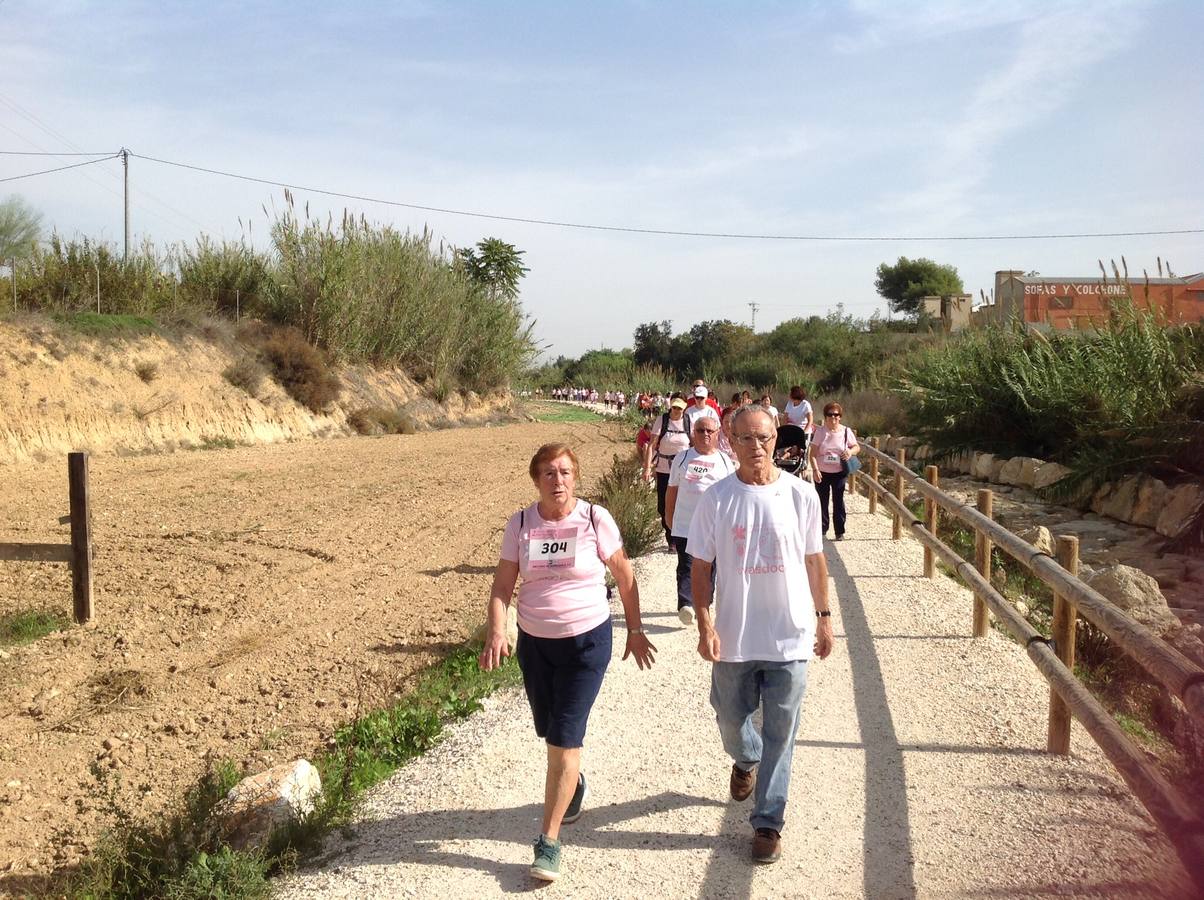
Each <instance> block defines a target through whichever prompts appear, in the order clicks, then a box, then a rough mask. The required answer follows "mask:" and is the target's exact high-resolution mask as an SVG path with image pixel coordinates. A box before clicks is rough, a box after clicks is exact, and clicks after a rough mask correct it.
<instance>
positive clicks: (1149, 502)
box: [1125, 475, 1170, 528]
mask: <svg viewBox="0 0 1204 900" xmlns="http://www.w3.org/2000/svg"><path fill="white" fill-rule="evenodd" d="M1169 493H1170V491H1169V490H1168V489H1167V486H1166V485H1165V484H1163V483H1162V482H1161V481H1159V480H1158V479H1157V478H1152V477H1150V476H1149V475H1138V476H1137V499H1136V500H1135V501H1134V502H1133V508H1132V509H1131V510H1130V511H1129V518H1127V519H1125V521H1126V522H1132V523H1133V524H1134V525H1141V526H1143V527H1145V528H1153V527H1154V526H1155V525H1157V524H1158V515H1159V513H1161V512H1162V510H1163V508H1164V507H1165V506H1166V498H1167V494H1169Z"/></svg>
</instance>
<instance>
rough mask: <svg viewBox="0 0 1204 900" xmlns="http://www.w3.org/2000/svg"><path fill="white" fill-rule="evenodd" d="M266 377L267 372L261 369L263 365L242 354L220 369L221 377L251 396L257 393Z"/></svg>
mask: <svg viewBox="0 0 1204 900" xmlns="http://www.w3.org/2000/svg"><path fill="white" fill-rule="evenodd" d="M266 377H267V373H266V372H265V371H264V370H263V366H261V365H260V364H259V362H258V361H257V360H256V359H255V358H254V357H251V356H244V357H242V358H240V359H238V360H236V361H235V362H232V363H230V365H228V366H226V368H225V369H224V370H223V371H222V378H224V379H226V381H228V382H229V383H230V384H232V385H234V387H236V388H241V389H242V390H244V391H246V392H247V393H248V394H250V395H251V396H252V397H256V396H258V395H259V389H260V387H262V386H263V380H264V379H265V378H266Z"/></svg>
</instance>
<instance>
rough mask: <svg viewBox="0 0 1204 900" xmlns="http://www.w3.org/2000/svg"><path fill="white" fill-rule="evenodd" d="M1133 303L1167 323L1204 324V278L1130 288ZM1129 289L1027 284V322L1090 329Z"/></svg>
mask: <svg viewBox="0 0 1204 900" xmlns="http://www.w3.org/2000/svg"><path fill="white" fill-rule="evenodd" d="M1130 287H1131V294H1132V297H1133V303H1134V305H1135V306H1137V307H1138V308H1139V309H1147V310H1150V309H1154V310H1157V311H1158V312H1159V313H1161V315H1162V316H1163V317H1164V319H1165V321H1166V322H1167V323H1168V324H1174V325H1187V324H1192V323H1196V322H1202V321H1204V276H1202V277H1200V278H1198V279H1196V280H1195V281H1191V282H1188V283H1186V284H1151V285H1150V286H1149V291H1148V293H1147V290H1146V285H1145V283H1144V282H1133V283H1132V284H1131V285H1130ZM1128 294H1130V289H1129V288H1126V287H1125V286H1124V285H1121V284H1117V283H1113V282H1109V283H1108V284H1103V283H1101V282H1076V281H1069V282H1061V283H1056V284H1053V283H1044V284H1026V285H1024V321H1026V322H1034V323H1040V324H1044V325H1050V326H1052V327H1053V328H1057V329H1065V328H1090V327H1092V325H1093V322H1095V321H1099V320H1102V319H1105V318H1107V316H1108V314H1109V313H1110V312H1111V309H1112V304H1113V303H1114V302H1115V301H1116V300H1118V299H1120V298H1122V297H1125V296H1126V295H1128Z"/></svg>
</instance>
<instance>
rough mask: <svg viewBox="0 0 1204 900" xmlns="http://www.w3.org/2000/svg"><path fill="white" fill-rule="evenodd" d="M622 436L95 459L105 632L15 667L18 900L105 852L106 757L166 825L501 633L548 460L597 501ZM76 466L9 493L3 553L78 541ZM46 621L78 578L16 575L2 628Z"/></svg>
mask: <svg viewBox="0 0 1204 900" xmlns="http://www.w3.org/2000/svg"><path fill="white" fill-rule="evenodd" d="M616 435H617V432H616V431H615V429H614V427H613V426H611V425H603V424H588V425H581V424H578V425H544V424H533V423H529V424H521V425H505V426H499V427H491V428H472V429H457V430H448V431H437V432H432V433H427V434H418V435H404V436H392V437H382V438H346V439H337V440H329V441H306V442H299V443H292V444H282V445H274V446H261V447H240V448H235V449H231V450H214V451H205V452H201V451H197V452H191V453H176V454H172V455H170V456H157V457H152V456H142V457H136V458H127V459H122V458H117V457H101V458H97V459H94V460H93V463H92V481H93V484H92V487H93V494H94V501H93V502H94V517H95V522H94V525H95V540H96V610H97V620H96V624H95V626H94V627H89V628H76V627H72V628H69V629H68V630H66V631H63V632H58V633H55V634H52V635H49V636H47V637H45V638H43V639H41V640H39V641H38V642H36V643H35V644H32V645H29V646H27V647H24V648H19V649H15V650H12V651H11V655H10V657H9V658H7V659H3V660H0V684H2V691H0V893H2V892H3V891H5V890H9V891H12V892H14V893H21V892H22V891H25V890H29V891H31V892H33V893H35V894H37V893H39V887H40V886H43V883H42V882H41V881H40V880H38V878H37V873H39V872H44V871H45V870H47V869H48V868H50V867H51V866H52V865H55V866H62V865H69V864H70V863H71V861H72V860H74V859H76V858H77V857H79V855H80V854H81V852H82V849H83V847H85V846H86V844H87V842H88V840H89V839H90V838H91V837H93V836H94V835H95V834H96V831H97V829H98V826H99V818H98V811H97V800H96V797H95V795H94V791H93V790H92V785H94V783H95V779H94V778H93V776H92V775H91V774H90V773H89V767H90V766H91V765H92V764H93V763H94V762H96V761H97V760H98V758H99V759H100V763H101V765H103V766H106V767H107V766H112V767H113V770H114V771H116V772H117V773H118V774H120V776H121V779H122V784H123V795H124V797H125V799H126V802H128V803H130V804H132V808H134V809H136V810H141V811H144V812H145V811H150V810H153V809H155V808H157V807H158V806H159V805H160V804H161V803H162V802H164V801H165V800H166V799H168V798H171V797H175V796H178V794H179V792H180V791H182V789H183V788H184V787H185V786H187V785H188V784H190V783H191V782H192V781H193V780H194V779H195V778H196V777H197V775H198V774H199V773H200V772H201V771H202V769H203V767H204V765H205V761H206V758H207V757H217V758H230V759H234V760H237V761H240V762H243V763H245V764H247V765H248V766H249V767H250V768H252V769H254V770H258V769H261V768H264V767H266V766H267V765H269V764H271V763H273V762H279V761H282V760H284V759H288V758H294V757H296V756H297V755H303V754H306V753H308V752H310V751H312V750H313V749H314V748H315V747H317V746H321V745H322V744H323V742H324V741H325V740H326V739H327V738H328V737H329V736H330V734H331V733H332V731H333V729H334V728H335V727H336V726H337V725H339V724H340V723H342V722H345V721H347V720H349V719H350V718H352V717H353V715H354V714H355V712H356V706H357V703H359V702H364V703H380V702H383V701H384V700H385V699H387V698H388V696H389V695H390V694H391V693H394V692H397V691H400V690H403V689H404V686H405V683H406V679H407V677H408V676H410V675H411V674H412V673H414V672H415V671H416V670H417V669H418V668H419V667H421V666H423V665H425V664H427V663H430V662H431V661H433V660H434V659H435V657H436V655H438V654H440V653H442V652H443V651H445V650H446V649H448V648H450V647H451V646H453V645H455V644H457V643H459V642H461V641H462V640H463V639H464V638H465V637H466V635H467V634H468V633H469V632H470V631H471V629H472V627H473V626H474V625H475V624H476V623H477V621H478V620H479V618H480V616H481V615H482V611H483V609H484V603H485V599H486V595H487V593H488V588H489V582H490V577H491V574H492V570H493V566H494V564H495V563H496V559H497V550H498V546H499V543H500V536H501V529H502V527H503V525H504V523H505V519H506V517H507V516H508V515H509V514H510V513H511V512H512V511H513V510H515V509H517V508H519V507H520V506H521V505H522V504H524V503H527V502H530V501H531V499H532V496H533V489H532V486H531V482H530V479H529V478H528V476H527V472H526V467H527V462H528V460H529V459H530V455H531V453H532V452H533V451H534V449H535V448H536V447H537V446H538V445H539V444H541V443H543V442H545V441H548V440H567V441H569V442H570V443H571V444H572V445H573V446H574V447H576V448H577V449H578V450H579V452H580V454H581V462H582V465H583V467H584V470H585V476H586V477H585V483H584V488H585V489H589V488H590V487H591V486H592V484H593V482H594V480H595V479H596V478H597V477H599V476H600V475H601V474H602V472H603V471H604V470H605V469H606V467H607V466H608V464H609V461H610V457H611V455H612V454H613V453H614V452H615V451H616V450H618V449H620V448H619V445H618V444H617V443H616V441H617V440H618V438H617V437H616ZM63 469H64V467H63V466H61V465H60V464H59V463H58V461H55V462H47V463H44V464H30V465H25V466H19V467H14V468H13V469H12V470H11V471H10V473H8V474H6V476H5V477H4V478H3V479H2V480H0V540H17V541H61V540H62V539H63V531H64V529H63V527H61V526H58V525H57V524H56V518H57V516H59V515H61V514H62V513H63V512H64V510H65V504H66V476H65V473H64V471H63ZM45 606H55V607H56V608H58V609H60V610H62V611H64V612H67V611H69V610H70V579H69V575H68V573H67V572H66V570H65V567H60V566H50V565H35V564H31V563H30V564H26V563H20V564H17V563H6V564H3V565H0V614H2V613H6V612H9V611H12V610H25V609H31V608H41V607H45ZM114 739H115V740H116V741H120V742H121V746H120V747H118V749H117V751H115V752H114V753H109V754H108V755H104V754H105V746H104V742H105V741H106V740H109V741H110V742H112V741H113V740H114ZM114 758H115V759H116V761H115V762H113V760H114ZM6 785H7V786H6Z"/></svg>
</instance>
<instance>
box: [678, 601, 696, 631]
mask: <svg viewBox="0 0 1204 900" xmlns="http://www.w3.org/2000/svg"><path fill="white" fill-rule="evenodd" d="M677 618H678V620H679V621H680V622H681V624H683V625H686V626H689V625H693V624H694V607H692V606H683V607H681V608H679V609H678V610H677Z"/></svg>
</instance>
